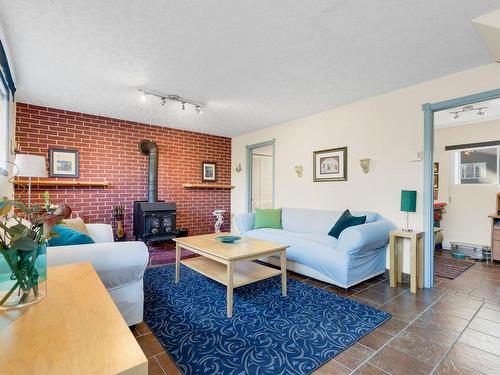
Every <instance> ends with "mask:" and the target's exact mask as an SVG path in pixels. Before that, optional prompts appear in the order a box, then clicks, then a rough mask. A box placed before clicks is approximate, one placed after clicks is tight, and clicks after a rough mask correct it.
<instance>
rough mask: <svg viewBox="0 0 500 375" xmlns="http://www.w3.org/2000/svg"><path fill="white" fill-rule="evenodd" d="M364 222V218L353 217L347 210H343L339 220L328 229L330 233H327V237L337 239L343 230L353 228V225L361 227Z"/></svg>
mask: <svg viewBox="0 0 500 375" xmlns="http://www.w3.org/2000/svg"><path fill="white" fill-rule="evenodd" d="M365 222H366V216H353V215H351V213H350V212H349V210H345V211H344V212H343V213H342V215H341V216H340V218H339V219H338V220H337V222H336V223H335V225H334V226H333V227H332V229H330V232H328V235H330V236H332V237H335V238H339V236H340V233H342V231H343V230H344V229H347V228H349V227H353V226H355V225H361V224H364V223H365Z"/></svg>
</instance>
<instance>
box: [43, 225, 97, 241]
mask: <svg viewBox="0 0 500 375" xmlns="http://www.w3.org/2000/svg"><path fill="white" fill-rule="evenodd" d="M52 232H54V233H55V234H56V235H55V236H54V237H52V238H51V239H50V240H49V246H68V245H85V244H90V243H95V241H94V240H93V239H92V238H91V237H90V236H88V235H86V234H85V233H82V232H79V231H77V230H75V229H72V228H69V227H67V226H64V225H61V224H58V225H55V226H54V227H53V228H52Z"/></svg>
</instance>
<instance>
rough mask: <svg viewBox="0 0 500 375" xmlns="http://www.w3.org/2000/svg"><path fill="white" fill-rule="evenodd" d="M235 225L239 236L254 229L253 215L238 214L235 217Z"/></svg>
mask: <svg viewBox="0 0 500 375" xmlns="http://www.w3.org/2000/svg"><path fill="white" fill-rule="evenodd" d="M235 220H236V225H237V226H238V230H239V231H240V233H241V234H243V233H245V232H248V231H249V230H252V229H253V228H254V227H255V214H254V213H247V214H239V215H236V218H235Z"/></svg>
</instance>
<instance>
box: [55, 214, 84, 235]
mask: <svg viewBox="0 0 500 375" xmlns="http://www.w3.org/2000/svg"><path fill="white" fill-rule="evenodd" d="M61 224H62V225H64V226H65V227H68V228H71V229H74V230H77V231H78V232H82V233H85V234H86V235H87V236H90V234H89V231H88V230H87V226H86V225H85V223H84V222H83V220H82V218H81V217H76V218H74V219H63V220H62V223H61Z"/></svg>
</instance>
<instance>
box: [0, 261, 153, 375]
mask: <svg viewBox="0 0 500 375" xmlns="http://www.w3.org/2000/svg"><path fill="white" fill-rule="evenodd" d="M47 283H48V284H47V296H46V297H45V298H44V299H43V300H42V301H40V302H38V303H37V304H34V305H31V306H26V307H23V308H21V309H17V310H7V311H0V374H16V375H19V374H30V375H31V374H37V375H43V374H50V375H53V374H65V375H67V374H72V375H75V374H85V375H87V374H99V375H100V374H118V373H119V374H133V375H136V374H137V375H146V374H147V373H148V362H147V359H146V357H145V356H144V353H143V352H142V350H141V348H140V347H139V345H138V344H137V341H136V340H135V339H134V336H133V335H132V333H131V331H130V329H129V328H128V327H127V324H126V323H125V321H124V320H123V318H122V316H121V314H120V312H119V311H118V309H117V307H116V306H115V304H114V302H113V300H112V299H111V297H110V295H109V293H108V292H107V290H106V288H105V287H104V285H103V284H102V282H101V280H100V279H99V276H98V275H97V273H96V272H95V270H94V268H93V267H92V265H91V264H90V263H77V264H69V265H65V266H57V267H49V268H48V276H47Z"/></svg>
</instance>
